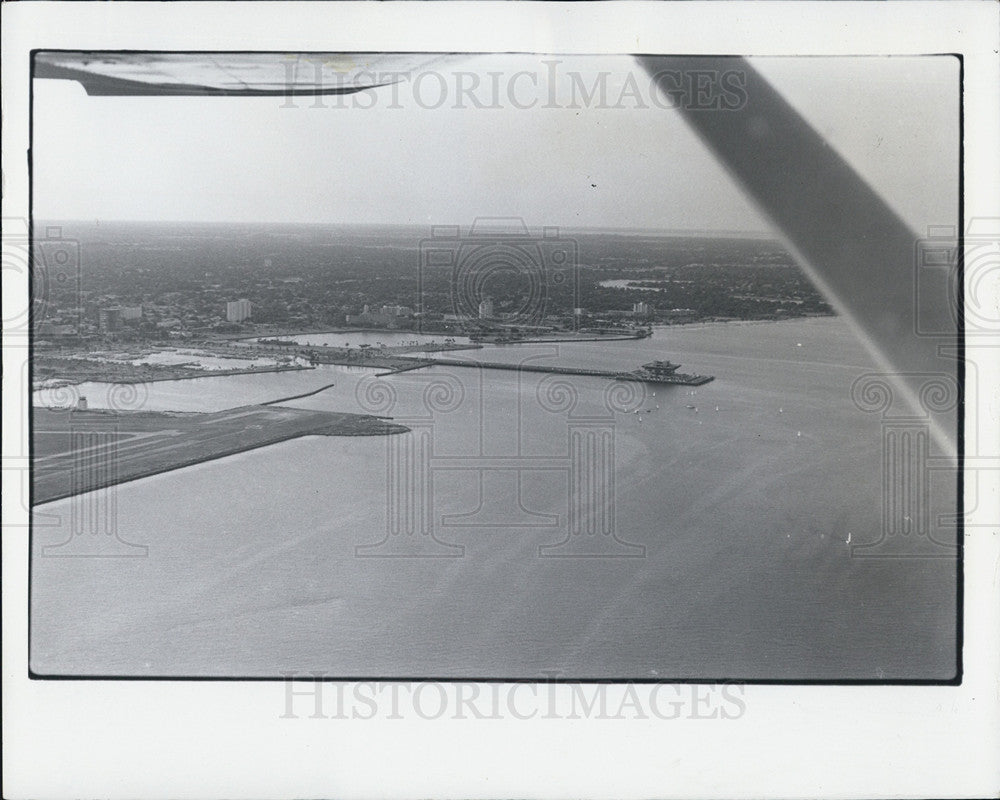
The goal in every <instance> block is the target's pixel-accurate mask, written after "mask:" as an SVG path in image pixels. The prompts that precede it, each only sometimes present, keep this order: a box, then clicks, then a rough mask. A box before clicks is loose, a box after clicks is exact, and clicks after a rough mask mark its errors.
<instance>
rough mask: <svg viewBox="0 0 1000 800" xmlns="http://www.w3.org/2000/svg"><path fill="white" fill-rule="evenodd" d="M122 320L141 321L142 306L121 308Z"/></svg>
mask: <svg viewBox="0 0 1000 800" xmlns="http://www.w3.org/2000/svg"><path fill="white" fill-rule="evenodd" d="M122 319H124V320H132V319H142V306H122Z"/></svg>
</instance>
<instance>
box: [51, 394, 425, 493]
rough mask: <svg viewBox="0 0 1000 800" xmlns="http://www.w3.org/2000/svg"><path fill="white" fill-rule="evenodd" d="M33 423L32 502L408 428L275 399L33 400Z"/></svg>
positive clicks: (372, 418)
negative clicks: (184, 402)
mask: <svg viewBox="0 0 1000 800" xmlns="http://www.w3.org/2000/svg"><path fill="white" fill-rule="evenodd" d="M288 399H290V398H285V400H286V401H287V400H288ZM279 402H280V401H279ZM33 425H34V436H33V457H32V461H33V470H32V503H33V504H38V503H47V502H50V501H52V500H58V499H61V498H64V497H69V496H71V495H76V494H81V493H83V492H89V491H93V490H94V489H101V488H104V487H107V486H112V485H116V484H119V483H126V482H128V481H133V480H136V479H138V478H145V477H148V476H151V475H157V474H159V473H161V472H169V471H170V470H175V469H180V468H182V467H189V466H192V465H193V464H199V463H201V462H204V461H211V460H214V459H217V458H223V457H225V456H229V455H234V454H235V453H242V452H246V451H247V450H254V449H256V448H258V447H266V446H267V445H270V444H276V443H278V442H283V441H287V440H289V439H296V438H298V437H301V436H383V435H388V434H396V433H406V432H407V431H409V428H407V427H406V426H404V425H399V424H396V423H393V422H390V421H388V420H387V419H386V418H382V417H375V416H370V415H367V414H348V413H341V412H333V411H311V410H307V409H300V408H289V407H284V406H277V405H252V406H241V407H239V408H231V409H227V410H225V411H217V412H213V413H176V412H158V411H133V412H115V411H97V410H92V411H79V410H69V409H66V410H59V409H49V408H38V407H36V408H34V409H33Z"/></svg>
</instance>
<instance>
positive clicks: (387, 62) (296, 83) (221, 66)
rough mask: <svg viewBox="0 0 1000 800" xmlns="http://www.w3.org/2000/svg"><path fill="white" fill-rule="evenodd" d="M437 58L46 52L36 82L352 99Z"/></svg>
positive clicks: (104, 89)
mask: <svg viewBox="0 0 1000 800" xmlns="http://www.w3.org/2000/svg"><path fill="white" fill-rule="evenodd" d="M448 57H449V56H443V55H438V54H434V53H431V54H412V53H411V54H399V55H395V54H385V53H284V54H283V53H86V52H57V51H43V52H39V53H37V54H36V55H35V73H34V75H35V77H36V78H56V79H64V80H74V81H78V82H79V83H80V84H81V85H82V86H83V88H84V89H85V90H86V92H87V94H89V95H97V96H102V95H132V96H152V95H174V96H184V97H196V96H212V95H218V96H223V97H240V96H242V97H272V96H276V97H285V96H321V95H338V94H353V93H354V92H360V91H364V90H365V89H373V88H376V87H378V86H385V85H388V84H392V83H396V82H398V81H399V80H401V79H402V78H403V77H404V76H405V75H406V74H411V73H414V72H417V71H420V70H424V69H427V68H428V67H430V66H431V65H433V64H436V63H438V62H440V61H441V60H442V59H444V58H448Z"/></svg>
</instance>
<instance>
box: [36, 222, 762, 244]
mask: <svg viewBox="0 0 1000 800" xmlns="http://www.w3.org/2000/svg"><path fill="white" fill-rule="evenodd" d="M507 219H509V220H520V218H519V217H475V218H473V220H472V221H471V222H467V223H465V224H461V225H459V227H460V228H462V229H468V228H471V227H472V225H473V223H475V222H476V221H477V220H489V221H493V222H497V221H501V220H507ZM32 221H33V222H34V223H35V224H36V225H37V224H39V223H49V224H51V223H73V224H82V225H97V226H99V225H105V224H107V225H117V224H126V225H142V224H145V225H192V226H193V225H254V226H258V225H259V226H263V225H274V226H287V227H357V228H428V229H430V228H435V227H448V226H454V225H455V223H414V222H316V221H310V222H288V221H276V220H179V219H161V220H154V219H81V218H78V217H77V218H74V217H39V216H35V217H33V220H32ZM512 227H513V226H512ZM543 228H557V229H559V230H566V231H593V232H622V233H650V234H662V235H674V236H683V235H688V236H690V235H696V234H697V235H705V234H711V235H716V236H730V237H737V236H742V237H746V238H751V239H780V236H778V235H777V234H775V233H774V232H773V231H764V230H741V229H738V228H643V227H621V226H585V225H546V224H539V225H528V230H529V232H530V231H534V230H541V229H543ZM494 230H498V229H494Z"/></svg>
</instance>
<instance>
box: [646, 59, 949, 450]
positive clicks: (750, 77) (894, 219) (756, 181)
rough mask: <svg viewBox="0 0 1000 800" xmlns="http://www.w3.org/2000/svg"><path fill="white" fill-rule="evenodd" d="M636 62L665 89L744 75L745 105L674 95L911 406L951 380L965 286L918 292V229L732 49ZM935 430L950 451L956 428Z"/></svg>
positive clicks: (926, 287)
mask: <svg viewBox="0 0 1000 800" xmlns="http://www.w3.org/2000/svg"><path fill="white" fill-rule="evenodd" d="M637 60H638V61H639V63H640V64H641V65H642V66H643V67H644V68H645V70H646V71H647V72H648V73H649V74H650V76H651V77H652V78H653V80H654V81H656V83H657V85H658V86H660V88H661V90H662V91H663V93H664V95H665V96H666V97H669V96H670V92H671V91H674V92H676V87H677V83H676V81H675V79H674V76H676V75H677V74H678V73H683V72H689V71H691V70H711V71H716V74H722V73H724V72H726V71H731V70H738V71H740V72H743V73H744V74H745V75H746V79H747V84H746V97H747V102H746V103H745V105H743V106H742V107H741V108H738V109H734V110H717V109H716V110H706V109H698V108H695V107H692V105H693V104H684V103H679V104H678V105H677V108H678V111H679V112H680V113H681V114H683V115H684V116H685V119H686V120H687V122H688V123H689V124H690V125H691V127H692V128H693V129H694V130H695V132H696V133H697V134H698V135H699V137H700V138H701V139H702V141H703V142H704V143H705V144H706V145H708V147H709V148H710V149H711V150H712V151H713V152H714V153H715V155H716V156H717V157H718V158H719V160H720V161H721V162H722V164H723V165H725V167H726V168H727V169H728V171H729V173H730V174H731V175H732V176H733V178H735V180H736V181H737V182H738V183H739V185H740V186H742V187H743V189H744V190H745V191H746V192H747V194H748V195H749V196H750V197H751V198H752V199H753V200H754V201H755V203H756V205H757V207H758V209H759V210H760V211H761V212H762V213H763V214H764V215H765V216H766V217H768V218H769V219H770V220H771V222H772V224H773V226H774V229H775V230H776V231H778V232H779V233H780V234H781V235H782V236H783V238H784V240H785V244H786V245H787V247H788V248H789V250H790V251H791V253H792V255H793V256H794V257H795V259H796V261H797V262H798V263H799V265H800V266H801V267H802V268H803V269H804V270H805V271H806V273H807V274H808V275H809V277H810V278H811V279H812V281H813V282H814V283H815V285H816V287H817V288H818V289H819V290H820V291H821V292H822V293H823V294H824V296H825V297H826V299H827V300H828V302H830V304H831V305H832V306H834V308H836V309H837V310H838V311H839V312H840V313H841V314H843V315H844V316H845V317H847V318H848V320H849V321H850V322H852V323H853V327H854V328H855V330H856V332H857V333H858V334H859V335H860V336H861V338H862V340H863V342H864V344H865V346H866V347H867V349H868V350H869V352H870V353H871V354H872V355H873V356H874V357H875V359H876V361H877V362H878V363H879V365H880V367H881V368H883V369H885V371H886V373H888V374H887V376H886V377H888V378H891V379H892V380H893V381H894V383H895V384H896V388H898V390H899V391H900V394H901V395H902V396H903V398H904V399H905V400H906V401H907V403H908V405H909V407H910V408H911V409H913V410H914V411H916V410H918V409H920V408H921V403H920V395H921V392H922V391H923V390H924V387H925V386H926V385H927V381H928V379H933V378H936V377H940V376H942V375H944V376H946V377H948V378H952V379H954V378H955V375H956V372H957V370H958V369H960V365H959V364H958V360H957V353H959V352H960V349H959V330H958V320H959V318H960V316H959V315H960V312H961V306H960V301H961V296H960V295H961V293H960V291H956V292H954V294H955V295H956V296H955V297H951V296H950V294H951V292H950V291H949V287H948V282H947V280H941V281H937V282H929V283H925V284H923V285H922V286H921V290H922V291H921V292H919V293H918V292H917V291H916V283H915V281H916V279H917V269H918V263H917V246H918V243H919V241H920V237H919V236H918V235H917V234H916V233H914V232H913V231H911V230H910V229H909V228H908V226H907V225H906V224H905V223H904V222H903V221H902V220H901V219H900V218H899V216H898V215H897V214H896V213H895V212H894V211H893V210H892V208H890V206H889V205H888V204H887V203H886V202H885V200H883V199H882V198H881V197H880V196H879V194H878V193H877V192H875V191H874V190H873V189H872V188H871V187H870V186H869V185H868V184H867V182H866V181H865V180H864V179H863V178H862V177H861V176H860V175H859V174H858V173H857V172H856V171H855V170H854V169H853V168H852V167H851V166H850V165H849V164H848V163H847V162H846V161H845V160H844V159H843V158H842V157H841V156H840V155H839V154H838V153H837V152H836V151H834V150H833V148H832V147H830V145H829V143H828V142H827V141H826V140H825V139H824V138H823V137H822V136H821V135H820V134H819V133H818V132H816V131H815V130H814V129H813V128H812V127H810V125H809V124H808V123H807V122H806V121H805V120H804V119H803V118H802V116H801V115H800V114H799V113H798V112H797V111H795V109H794V108H792V106H791V105H789V103H788V102H787V101H786V100H785V99H784V98H783V97H782V96H781V95H780V94H779V93H778V92H777V91H776V90H775V89H774V88H773V87H772V86H771V85H770V84H769V83H768V82H767V81H766V80H765V79H764V78H763V77H762V76H761V75H760V73H759V72H757V71H756V70H755V69H754V68H753V66H752V65H751V64H750V63H749V62H748V61H747V60H746V59H739V58H733V57H700V56H637ZM958 286H960V284H959V285H958ZM952 287H953V288H954V287H955V284H952ZM918 301H919V302H918ZM921 331H933V332H934V335H933V336H931V335H925V334H922V333H921ZM955 386H956V388H957V387H958V386H959V382H958V381H957V380H955ZM921 413H922V412H921ZM931 428H932V431H933V432H934V435H935V438H936V439H937V440H938V442H939V443H940V444H941V445H942V446H943V447H945V449H946V450H947V451H949V452H954V449H955V443H956V437H957V431H955V430H948V429H944V428H941V427H940V426H937V425H934V424H932V426H931Z"/></svg>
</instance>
